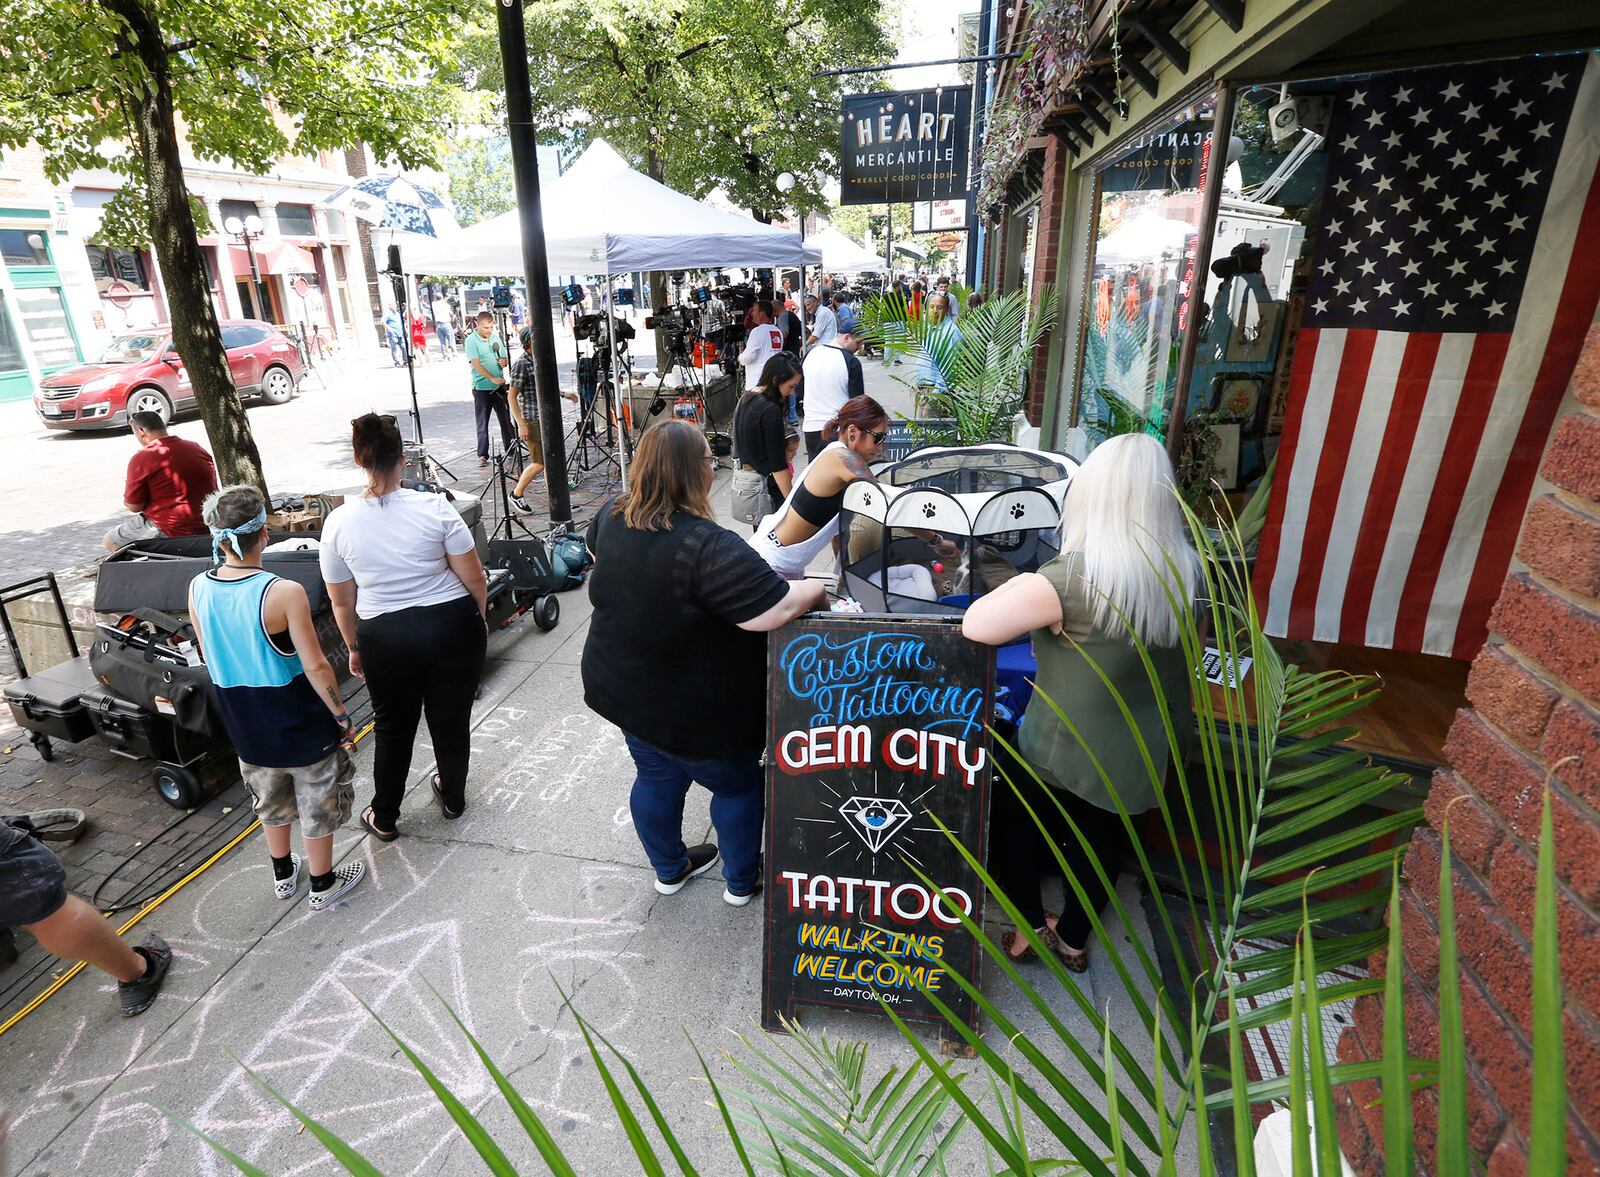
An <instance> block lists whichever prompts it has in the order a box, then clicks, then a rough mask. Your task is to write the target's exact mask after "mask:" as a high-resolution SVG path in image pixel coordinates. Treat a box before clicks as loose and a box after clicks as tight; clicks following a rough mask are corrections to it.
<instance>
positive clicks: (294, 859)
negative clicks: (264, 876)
mask: <svg viewBox="0 0 1600 1177" xmlns="http://www.w3.org/2000/svg"><path fill="white" fill-rule="evenodd" d="M289 864H290V866H292V867H293V868H294V869H293V870H291V871H290V872H289V877H288V878H287V879H278V878H274V879H273V880H272V893H273V894H274V895H276V896H277V897H278V898H279V899H293V898H294V896H295V892H296V891H298V890H300V872H301V870H302V868H303V867H304V866H305V861H304V860H303V859H302V858H301V857H300V856H299V855H298V854H291V855H289Z"/></svg>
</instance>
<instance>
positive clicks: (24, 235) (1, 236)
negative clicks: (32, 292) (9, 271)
mask: <svg viewBox="0 0 1600 1177" xmlns="http://www.w3.org/2000/svg"><path fill="white" fill-rule="evenodd" d="M0 254H3V255H4V257H5V263H6V265H8V266H48V265H49V264H50V250H49V248H48V247H47V246H46V245H45V240H44V232H43V231H42V230H39V229H0Z"/></svg>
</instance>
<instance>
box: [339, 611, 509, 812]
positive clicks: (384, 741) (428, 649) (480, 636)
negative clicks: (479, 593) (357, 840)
mask: <svg viewBox="0 0 1600 1177" xmlns="http://www.w3.org/2000/svg"><path fill="white" fill-rule="evenodd" d="M356 640H357V642H358V643H359V644H360V646H361V666H362V669H363V670H364V671H365V672H366V676H367V690H368V692H369V693H370V694H371V696H372V714H373V719H374V721H375V724H376V728H375V734H376V735H377V737H378V748H377V752H376V753H375V754H374V756H373V765H372V785H373V790H372V817H373V822H374V824H376V825H377V827H378V828H379V829H382V830H392V829H394V823H395V821H396V819H397V818H398V817H399V816H400V801H401V799H402V798H403V797H404V796H405V792H406V778H407V777H409V776H410V775H411V749H412V745H413V744H415V743H416V740H417V721H418V720H419V719H420V718H421V717H422V716H423V715H424V714H426V715H427V717H428V735H429V737H430V738H431V739H432V740H433V753H434V757H435V759H436V760H437V761H438V765H439V791H440V792H441V793H443V794H444V799H445V802H446V803H447V804H448V805H449V806H450V808H452V809H457V808H459V807H460V806H461V805H463V804H464V803H465V800H466V791H467V762H468V759H469V758H470V756H471V753H472V743H471V735H472V696H473V693H474V692H475V691H476V690H477V688H478V676H479V675H480V674H481V673H482V672H483V657H484V650H485V647H486V645H487V642H488V635H487V634H486V633H485V631H484V628H483V614H481V613H479V612H478V604H477V602H476V601H474V600H473V599H472V598H471V597H457V598H456V599H455V600H453V601H445V602H443V603H442V604H439V605H419V606H417V607H416V608H413V609H399V610H396V611H395V612H393V613H385V614H383V616H381V617H373V618H370V619H363V620H361V621H358V622H357V623H356Z"/></svg>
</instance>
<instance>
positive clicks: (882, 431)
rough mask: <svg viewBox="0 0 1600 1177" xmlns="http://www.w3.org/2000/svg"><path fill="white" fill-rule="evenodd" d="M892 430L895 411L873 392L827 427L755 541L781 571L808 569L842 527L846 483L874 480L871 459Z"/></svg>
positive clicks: (796, 573) (794, 573)
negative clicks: (816, 449)
mask: <svg viewBox="0 0 1600 1177" xmlns="http://www.w3.org/2000/svg"><path fill="white" fill-rule="evenodd" d="M888 435H889V414H888V413H886V412H884V411H883V406H882V405H880V404H879V403H878V402H877V401H875V400H873V399H872V398H871V397H870V396H857V397H851V398H850V399H849V400H847V401H845V403H844V405H843V407H842V408H840V410H839V412H838V415H837V416H835V417H834V419H833V420H832V421H829V422H828V424H827V425H826V426H824V428H823V430H822V436H823V439H824V440H825V441H827V442H828V443H829V444H828V445H827V446H826V447H824V448H823V449H822V450H821V451H820V452H819V453H818V454H817V456H816V457H815V458H813V459H811V464H810V465H809V466H807V467H806V469H805V473H804V474H802V475H801V476H800V479H799V484H798V485H797V486H796V487H795V488H794V491H793V493H792V494H790V496H789V501H788V502H787V503H786V504H785V505H784V506H783V508H782V509H781V510H779V511H778V513H777V514H775V515H769V516H767V518H765V519H763V520H762V521H761V522H760V523H758V524H757V525H756V533H755V534H754V535H752V536H751V537H750V546H751V547H753V548H755V549H756V551H758V552H760V553H761V556H762V558H763V559H764V560H766V562H767V563H768V564H769V565H770V566H771V567H772V568H773V570H774V571H776V572H777V573H778V575H780V576H783V577H785V578H788V579H794V578H797V577H800V576H804V575H805V569H806V565H807V564H808V563H809V562H810V560H811V557H812V556H813V555H815V554H816V553H817V552H819V551H821V548H822V545H824V544H826V543H827V541H828V540H829V539H831V538H832V537H833V535H834V533H835V532H836V531H837V526H836V523H837V520H838V518H839V510H840V507H841V506H842V505H843V502H844V488H845V487H847V486H849V485H850V484H851V483H852V482H856V481H858V480H860V479H863V478H865V479H867V480H868V481H871V480H872V470H871V469H870V468H869V467H868V465H867V463H868V462H870V461H872V460H873V459H874V458H877V457H878V456H879V455H880V454H882V453H883V441H884V438H886V437H887V436H888Z"/></svg>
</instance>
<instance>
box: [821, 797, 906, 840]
mask: <svg viewBox="0 0 1600 1177" xmlns="http://www.w3.org/2000/svg"><path fill="white" fill-rule="evenodd" d="M839 814H840V816H841V817H843V818H844V820H845V824H846V825H847V826H849V827H850V828H851V829H852V830H854V831H855V832H856V834H857V835H858V836H859V837H860V839H861V840H862V841H863V842H865V843H866V844H867V849H868V850H871V851H872V852H873V853H874V854H876V853H878V851H880V850H882V849H883V847H884V845H885V844H886V843H887V842H888V841H889V839H890V838H892V837H894V835H895V831H897V830H898V829H899V828H900V827H901V826H903V825H905V824H906V822H908V821H910V820H911V810H909V809H908V808H906V804H905V802H904V801H899V800H896V799H895V798H893V797H851V798H850V799H849V800H848V801H846V802H845V803H844V804H843V805H841V806H839Z"/></svg>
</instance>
